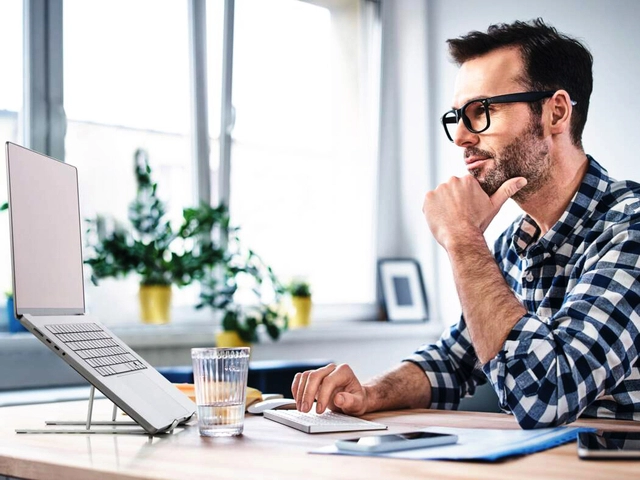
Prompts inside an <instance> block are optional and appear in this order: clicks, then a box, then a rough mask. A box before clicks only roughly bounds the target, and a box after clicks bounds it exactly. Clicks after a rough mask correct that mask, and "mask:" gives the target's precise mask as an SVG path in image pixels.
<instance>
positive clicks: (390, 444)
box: [336, 431, 458, 453]
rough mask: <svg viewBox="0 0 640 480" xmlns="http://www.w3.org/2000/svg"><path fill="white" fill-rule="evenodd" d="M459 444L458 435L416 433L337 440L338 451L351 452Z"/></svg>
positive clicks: (391, 450)
mask: <svg viewBox="0 0 640 480" xmlns="http://www.w3.org/2000/svg"><path fill="white" fill-rule="evenodd" d="M457 442H458V436H457V435H448V434H445V433H431V432H424V431H416V432H408V433H397V434H387V435H370V436H367V437H360V438H349V439H347V440H336V447H337V448H338V450H344V451H349V452H369V453H382V452H396V451H399V450H411V449H414V448H425V447H435V446H437V445H448V444H451V443H457Z"/></svg>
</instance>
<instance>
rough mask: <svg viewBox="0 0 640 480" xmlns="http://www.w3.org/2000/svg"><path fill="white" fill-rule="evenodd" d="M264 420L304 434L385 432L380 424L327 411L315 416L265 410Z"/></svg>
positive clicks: (314, 414)
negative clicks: (358, 431) (361, 431)
mask: <svg viewBox="0 0 640 480" xmlns="http://www.w3.org/2000/svg"><path fill="white" fill-rule="evenodd" d="M263 414H264V418H268V419H269V420H273V421H274V422H278V423H282V424H283V425H287V426H289V427H292V428H296V429H298V430H301V431H303V432H305V433H327V432H353V431H357V430H386V428H387V426H386V425H382V424H380V423H375V422H370V421H368V420H362V419H361V418H358V417H350V416H349V415H344V414H342V413H334V412H330V411H329V410H327V411H325V412H324V413H321V414H317V413H315V412H313V411H311V412H309V413H302V412H299V411H297V410H265V411H264V413H263Z"/></svg>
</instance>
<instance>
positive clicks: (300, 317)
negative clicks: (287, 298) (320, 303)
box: [289, 296, 311, 328]
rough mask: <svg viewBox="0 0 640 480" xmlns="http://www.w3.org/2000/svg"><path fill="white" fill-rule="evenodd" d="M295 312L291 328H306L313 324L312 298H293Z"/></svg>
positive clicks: (292, 316) (290, 321) (290, 322)
mask: <svg viewBox="0 0 640 480" xmlns="http://www.w3.org/2000/svg"><path fill="white" fill-rule="evenodd" d="M291 304H292V307H293V309H292V310H293V311H292V312H291V318H290V319H289V328H304V327H308V326H309V324H310V323H311V297H296V296H293V297H291Z"/></svg>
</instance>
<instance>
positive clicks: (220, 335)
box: [216, 330, 251, 348]
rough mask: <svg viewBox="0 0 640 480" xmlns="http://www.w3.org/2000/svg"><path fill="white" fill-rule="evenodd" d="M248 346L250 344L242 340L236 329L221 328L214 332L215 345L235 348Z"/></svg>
mask: <svg viewBox="0 0 640 480" xmlns="http://www.w3.org/2000/svg"><path fill="white" fill-rule="evenodd" d="M250 346H251V344H250V343H249V342H245V341H244V340H242V339H241V338H240V335H238V332H236V331H226V330H222V331H220V332H217V333H216V347H221V348H235V347H250Z"/></svg>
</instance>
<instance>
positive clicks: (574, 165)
mask: <svg viewBox="0 0 640 480" xmlns="http://www.w3.org/2000/svg"><path fill="white" fill-rule="evenodd" d="M588 168H589V161H588V159H587V156H586V155H585V153H584V152H583V151H582V150H579V149H576V148H574V149H572V150H571V151H570V152H567V153H565V154H564V155H563V156H554V155H552V156H551V165H550V169H551V175H550V177H549V179H548V181H547V182H546V183H545V184H544V185H543V186H542V187H541V188H540V189H539V190H538V191H536V192H535V193H534V194H533V195H531V196H530V197H528V198H527V199H526V200H525V201H524V202H522V203H520V202H518V205H519V206H520V208H522V210H524V211H525V212H526V213H527V214H528V215H529V216H530V217H531V218H532V219H533V220H534V221H535V222H536V224H537V225H538V227H540V230H541V233H540V236H542V235H544V234H545V233H547V232H548V231H549V229H551V227H552V226H553V225H554V224H555V223H556V222H557V221H558V220H559V219H560V217H561V216H562V214H563V213H564V211H565V210H566V208H567V205H569V202H570V201H571V199H572V198H573V196H574V195H575V194H576V192H577V191H578V189H579V188H580V184H581V183H582V179H583V178H584V175H585V173H586V172H587V169H588Z"/></svg>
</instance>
